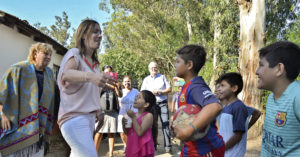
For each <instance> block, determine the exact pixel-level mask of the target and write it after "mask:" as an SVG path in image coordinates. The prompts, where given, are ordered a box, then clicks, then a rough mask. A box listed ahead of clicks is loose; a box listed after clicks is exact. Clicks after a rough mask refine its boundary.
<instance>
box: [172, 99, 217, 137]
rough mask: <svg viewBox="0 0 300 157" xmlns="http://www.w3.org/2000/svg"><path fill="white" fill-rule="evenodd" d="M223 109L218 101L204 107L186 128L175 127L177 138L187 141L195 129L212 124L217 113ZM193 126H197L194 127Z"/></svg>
mask: <svg viewBox="0 0 300 157" xmlns="http://www.w3.org/2000/svg"><path fill="white" fill-rule="evenodd" d="M221 111H222V107H221V105H220V104H218V103H211V104H207V105H206V106H204V107H203V108H202V110H201V111H200V112H199V113H198V114H197V115H196V117H195V119H194V121H193V122H192V123H191V124H192V125H189V126H188V127H186V128H178V127H174V131H175V134H176V138H178V139H180V140H182V141H186V140H187V139H188V138H189V137H190V136H192V134H193V133H194V131H195V129H197V130H201V129H203V128H204V127H205V126H207V125H208V124H210V123H211V122H212V121H213V120H214V119H216V117H217V115H218V114H219V113H220V112H221ZM193 126H194V127H195V128H193Z"/></svg>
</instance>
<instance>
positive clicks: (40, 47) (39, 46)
mask: <svg viewBox="0 0 300 157" xmlns="http://www.w3.org/2000/svg"><path fill="white" fill-rule="evenodd" d="M39 51H40V52H43V53H52V52H53V49H52V46H51V45H49V44H46V43H40V42H38V43H35V44H33V45H31V47H30V50H29V55H28V57H27V59H28V61H29V62H30V63H33V62H34V61H35V54H36V53H37V52H39Z"/></svg>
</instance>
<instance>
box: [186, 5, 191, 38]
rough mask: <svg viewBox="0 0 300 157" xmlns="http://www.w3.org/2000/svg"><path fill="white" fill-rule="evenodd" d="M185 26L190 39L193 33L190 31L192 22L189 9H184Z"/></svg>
mask: <svg viewBox="0 0 300 157" xmlns="http://www.w3.org/2000/svg"><path fill="white" fill-rule="evenodd" d="M186 26H187V29H188V33H189V41H191V40H192V35H193V31H192V24H191V22H190V14H189V11H188V10H187V11H186Z"/></svg>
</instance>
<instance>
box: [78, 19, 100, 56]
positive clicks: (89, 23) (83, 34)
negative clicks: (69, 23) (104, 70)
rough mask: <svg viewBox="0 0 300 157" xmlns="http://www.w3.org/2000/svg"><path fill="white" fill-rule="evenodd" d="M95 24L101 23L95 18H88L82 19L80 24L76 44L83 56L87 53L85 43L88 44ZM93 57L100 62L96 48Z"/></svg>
mask: <svg viewBox="0 0 300 157" xmlns="http://www.w3.org/2000/svg"><path fill="white" fill-rule="evenodd" d="M95 25H99V23H98V22H97V21H95V20H91V19H87V20H84V21H82V22H81V23H80V25H79V26H78V29H77V32H76V39H75V46H76V48H78V49H79V53H80V55H81V56H83V55H84V54H85V51H86V47H85V45H87V44H88V37H89V36H90V35H91V34H92V32H93V29H94V27H95ZM92 59H93V61H94V62H98V59H97V51H96V50H95V51H94V52H93V55H92Z"/></svg>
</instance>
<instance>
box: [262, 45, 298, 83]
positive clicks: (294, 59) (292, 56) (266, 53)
mask: <svg viewBox="0 0 300 157" xmlns="http://www.w3.org/2000/svg"><path fill="white" fill-rule="evenodd" d="M259 57H260V58H262V57H264V58H266V60H267V61H268V62H269V67H270V68H273V67H274V66H276V65H277V64H279V63H282V64H283V65H284V69H285V71H286V77H287V78H288V79H289V80H290V81H293V80H295V79H296V78H297V76H298V75H299V72H300V48H299V47H298V46H297V45H296V44H294V43H292V42H289V41H279V42H275V43H273V44H271V45H269V46H266V47H264V48H262V49H260V50H259Z"/></svg>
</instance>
